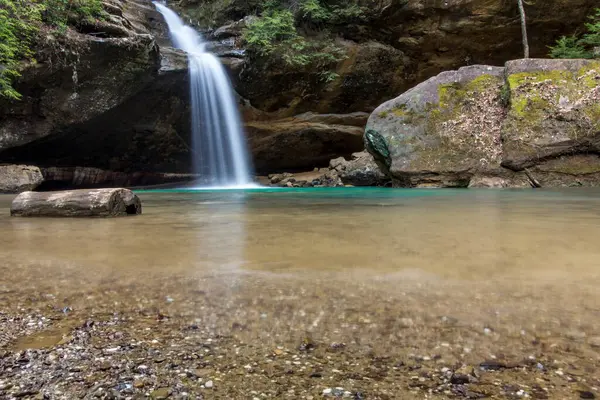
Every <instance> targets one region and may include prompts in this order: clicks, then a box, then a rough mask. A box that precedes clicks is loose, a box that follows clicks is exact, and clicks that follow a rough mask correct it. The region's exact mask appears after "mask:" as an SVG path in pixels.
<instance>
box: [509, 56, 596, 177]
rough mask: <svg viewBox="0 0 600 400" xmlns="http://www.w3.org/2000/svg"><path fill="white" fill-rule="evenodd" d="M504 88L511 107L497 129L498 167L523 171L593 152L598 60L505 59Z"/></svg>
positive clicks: (594, 146) (594, 144) (594, 147)
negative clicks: (499, 135) (500, 149)
mask: <svg viewBox="0 0 600 400" xmlns="http://www.w3.org/2000/svg"><path fill="white" fill-rule="evenodd" d="M506 85H507V86H506V87H507V89H506V90H508V93H509V95H510V99H509V101H510V106H509V108H508V113H507V117H506V120H505V121H504V126H503V128H502V131H503V134H502V137H503V161H502V165H504V166H505V167H507V168H510V169H513V170H522V169H523V168H527V167H531V166H533V165H535V164H537V163H538V162H540V161H543V160H547V159H550V158H556V157H559V156H562V155H566V154H572V153H574V152H583V151H586V150H588V151H590V152H594V151H597V150H598V143H597V136H598V134H599V133H600V61H591V60H547V59H539V60H535V59H534V60H531V59H530V60H515V61H510V62H508V63H507V64H506Z"/></svg>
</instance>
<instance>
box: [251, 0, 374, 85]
mask: <svg viewBox="0 0 600 400" xmlns="http://www.w3.org/2000/svg"><path fill="white" fill-rule="evenodd" d="M355 1H356V0H355ZM355 1H349V2H342V1H337V0H335V1H331V0H329V1H328V0H301V1H299V2H295V3H294V4H295V6H294V7H292V6H290V5H289V3H288V2H283V1H282V0H266V1H264V2H263V4H262V14H261V16H260V17H258V18H256V19H255V20H254V21H253V22H252V23H250V24H249V26H248V27H247V28H246V29H245V31H244V35H243V39H244V41H245V43H246V45H247V48H248V51H249V53H250V55H251V56H258V57H265V56H271V57H274V58H279V59H281V60H283V61H284V62H285V63H286V64H287V65H288V66H291V67H295V68H297V69H302V70H311V71H313V72H315V73H317V74H318V76H319V79H320V80H321V81H323V82H331V81H333V80H335V79H337V78H338V75H337V74H336V73H335V72H333V71H331V68H332V67H333V66H334V65H335V64H336V63H338V62H339V61H341V60H343V59H344V58H345V52H344V50H343V49H342V48H340V47H339V46H337V45H336V44H335V43H334V41H333V40H331V39H330V36H331V35H330V34H329V31H328V29H327V27H328V26H332V27H333V26H335V25H337V24H347V23H351V22H357V21H361V20H363V19H365V18H366V17H365V15H366V14H365V10H364V9H363V8H362V7H360V6H359V5H358V4H357V3H356V2H355ZM307 27H312V28H314V27H318V28H319V29H318V34H317V35H314V36H313V37H308V36H307V35H302V34H301V33H300V32H301V31H302V30H303V28H307ZM310 30H311V29H309V31H310ZM313 30H314V29H313Z"/></svg>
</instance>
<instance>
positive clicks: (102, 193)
mask: <svg viewBox="0 0 600 400" xmlns="http://www.w3.org/2000/svg"><path fill="white" fill-rule="evenodd" d="M141 213H142V203H141V201H140V199H139V197H138V196H137V195H135V194H134V193H133V192H132V191H131V190H129V189H122V188H116V189H81V190H66V191H60V192H23V193H21V194H19V195H18V196H17V197H16V198H15V199H14V200H13V202H12V205H11V208H10V215H12V216H14V217H118V216H125V215H137V214H141Z"/></svg>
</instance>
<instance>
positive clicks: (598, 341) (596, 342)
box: [588, 336, 600, 348]
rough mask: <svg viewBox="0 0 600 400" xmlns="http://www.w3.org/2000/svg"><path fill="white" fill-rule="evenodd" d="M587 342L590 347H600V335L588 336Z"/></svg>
mask: <svg viewBox="0 0 600 400" xmlns="http://www.w3.org/2000/svg"><path fill="white" fill-rule="evenodd" d="M588 343H589V344H590V346H592V347H595V348H600V336H594V337H591V338H589V340H588Z"/></svg>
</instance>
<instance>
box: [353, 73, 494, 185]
mask: <svg viewBox="0 0 600 400" xmlns="http://www.w3.org/2000/svg"><path fill="white" fill-rule="evenodd" d="M503 74H504V69H503V68H499V67H490V66H470V67H465V68H461V69H459V70H458V71H449V72H444V73H442V74H440V75H438V76H436V77H434V78H431V79H429V80H427V81H425V82H423V83H422V84H420V85H418V86H416V87H415V88H413V89H411V90H409V91H408V92H406V93H404V94H402V95H401V96H399V97H397V98H396V99H394V100H390V101H388V102H386V103H384V104H382V105H381V106H379V107H378V108H377V109H376V110H375V111H374V112H373V114H372V115H371V117H370V118H369V121H368V123H367V130H366V133H365V145H366V148H367V149H368V150H369V151H370V152H371V154H373V156H374V157H375V159H376V160H377V161H378V162H379V163H380V166H381V167H382V168H383V169H384V170H388V171H389V174H390V175H391V176H392V177H393V178H394V179H395V181H396V183H397V184H399V185H402V186H418V185H421V184H426V185H427V186H430V185H433V186H436V185H439V186H465V185H466V184H468V182H469V179H470V177H471V176H472V175H473V174H475V173H476V172H478V171H481V170H486V169H489V168H490V167H497V166H499V164H500V161H501V149H502V146H501V141H500V126H501V123H502V120H503V118H504V112H505V111H504V107H503V105H502V100H501V96H500V93H501V88H502V85H503ZM436 183H437V184H436Z"/></svg>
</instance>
